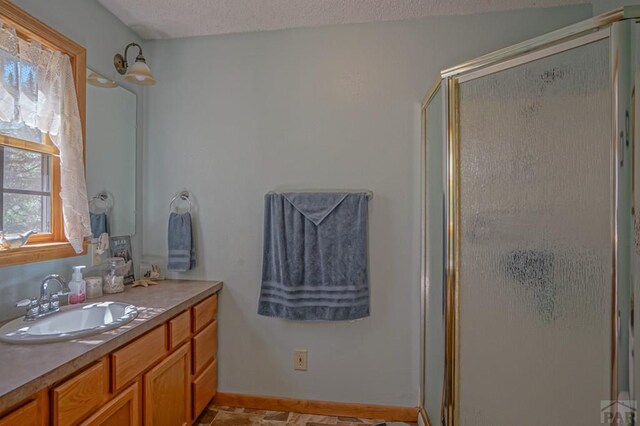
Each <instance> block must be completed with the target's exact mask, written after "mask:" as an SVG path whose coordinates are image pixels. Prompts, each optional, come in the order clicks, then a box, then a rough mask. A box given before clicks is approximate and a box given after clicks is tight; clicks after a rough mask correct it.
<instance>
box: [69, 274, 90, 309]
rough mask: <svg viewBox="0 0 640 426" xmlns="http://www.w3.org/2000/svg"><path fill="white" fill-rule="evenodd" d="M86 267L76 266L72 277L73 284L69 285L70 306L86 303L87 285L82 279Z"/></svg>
mask: <svg viewBox="0 0 640 426" xmlns="http://www.w3.org/2000/svg"><path fill="white" fill-rule="evenodd" d="M83 268H85V266H74V267H73V274H72V275H71V282H70V283H69V289H70V290H71V292H70V293H69V304H70V305H74V304H76V303H82V302H84V299H85V297H86V296H85V295H86V294H87V287H86V283H85V282H84V280H83V279H82V269H83Z"/></svg>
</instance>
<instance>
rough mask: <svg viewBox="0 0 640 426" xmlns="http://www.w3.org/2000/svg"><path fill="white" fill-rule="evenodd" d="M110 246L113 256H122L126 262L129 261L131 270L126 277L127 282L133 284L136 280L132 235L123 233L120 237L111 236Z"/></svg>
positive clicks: (125, 281)
mask: <svg viewBox="0 0 640 426" xmlns="http://www.w3.org/2000/svg"><path fill="white" fill-rule="evenodd" d="M109 247H110V248H111V257H121V258H123V259H124V263H129V265H131V266H130V267H129V272H128V273H127V275H125V277H124V283H125V284H131V283H132V282H134V281H135V276H134V275H133V252H132V250H131V236H130V235H123V236H120V237H111V238H110V240H109Z"/></svg>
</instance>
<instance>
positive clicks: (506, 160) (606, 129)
mask: <svg viewBox="0 0 640 426" xmlns="http://www.w3.org/2000/svg"><path fill="white" fill-rule="evenodd" d="M638 18H640V7H625V8H620V9H616V10H614V11H612V12H609V13H607V14H604V15H600V16H598V17H595V18H593V19H590V20H587V21H584V22H580V23H578V24H575V25H572V26H569V27H566V28H563V29H560V30H557V31H554V32H552V33H549V34H545V35H543V36H540V37H537V38H534V39H532V40H529V41H526V42H523V43H520V44H517V45H514V46H511V47H509V48H506V49H502V50H499V51H497V52H494V53H491V54H488V55H485V56H482V57H480V58H477V59H475V60H472V61H470V62H467V63H464V64H462V65H459V66H456V67H453V68H450V69H447V70H444V71H442V72H441V75H440V76H439V77H438V79H437V81H436V82H435V83H434V84H433V86H432V88H431V90H430V91H429V93H428V94H427V95H426V97H425V99H424V101H423V103H422V132H423V167H422V170H423V176H422V183H423V190H422V194H423V201H422V206H423V217H422V219H423V222H422V224H423V225H422V237H423V238H422V244H423V246H422V263H423V265H422V266H423V267H422V307H423V309H422V314H423V316H422V320H423V321H422V324H421V325H422V327H421V330H422V335H421V337H422V345H421V346H422V367H423V368H422V380H421V397H420V398H421V408H422V417H423V422H425V423H427V424H430V425H433V426H435V425H446V426H458V425H460V426H469V425H471V426H484V425H486V426H512V425H519V426H529V425H531V426H534V425H536V426H537V425H546V426H553V425H562V426H566V425H581V426H582V425H599V424H603V423H605V424H606V423H613V422H614V421H616V420H620V419H622V421H625V422H627V423H625V424H635V423H633V415H632V413H633V411H634V408H635V400H636V386H637V384H638V383H640V382H639V381H638V378H637V377H636V371H635V368H634V355H633V354H634V351H635V350H636V346H637V343H636V342H635V340H640V339H634V311H637V310H636V309H634V308H635V307H636V301H635V298H634V292H635V291H636V290H637V288H638V285H639V282H638V279H639V278H640V269H638V268H639V267H640V262H638V254H639V253H640V241H639V240H638V235H639V233H640V218H639V217H637V214H640V213H636V211H635V199H636V197H635V194H636V192H637V191H638V190H639V188H640V181H638V179H639V178H638V177H637V176H636V173H635V167H634V164H635V162H636V161H635V160H636V156H637V155H638V154H637V153H636V152H635V149H634V140H635V139H636V137H635V136H636V134H635V132H636V126H635V123H636V122H638V116H637V114H638V111H640V109H639V108H636V96H635V87H636V82H638V83H640V80H638V78H639V77H640V73H639V72H638V70H640V67H639V66H638V63H639V58H640V54H639V53H640V27H639V25H640V24H639V23H638V22H637V19H638ZM638 87H639V88H640V86H638ZM639 370H640V369H639ZM619 424H622V423H619Z"/></svg>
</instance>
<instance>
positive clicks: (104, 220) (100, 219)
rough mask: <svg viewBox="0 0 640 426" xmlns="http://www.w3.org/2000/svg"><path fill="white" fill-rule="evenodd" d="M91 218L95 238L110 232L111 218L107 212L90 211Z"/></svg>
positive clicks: (92, 232)
mask: <svg viewBox="0 0 640 426" xmlns="http://www.w3.org/2000/svg"><path fill="white" fill-rule="evenodd" d="M89 220H90V221H91V234H92V235H93V238H98V237H99V236H100V235H102V234H104V233H105V232H106V233H107V234H108V233H109V218H108V217H107V214H106V213H89Z"/></svg>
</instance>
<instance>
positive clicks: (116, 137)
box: [86, 69, 136, 238]
mask: <svg viewBox="0 0 640 426" xmlns="http://www.w3.org/2000/svg"><path fill="white" fill-rule="evenodd" d="M86 122H87V130H86V156H87V168H86V170H87V192H88V195H89V211H90V213H91V227H92V230H93V232H94V234H95V233H98V235H94V238H97V237H98V236H99V235H100V233H101V231H104V232H108V233H109V234H110V235H133V234H135V232H136V95H135V93H133V92H130V91H129V90H127V89H125V88H123V87H120V86H118V85H117V83H115V82H113V81H111V80H110V79H108V78H104V77H102V76H101V75H99V74H98V73H96V72H94V71H92V70H90V69H87V121H86Z"/></svg>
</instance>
